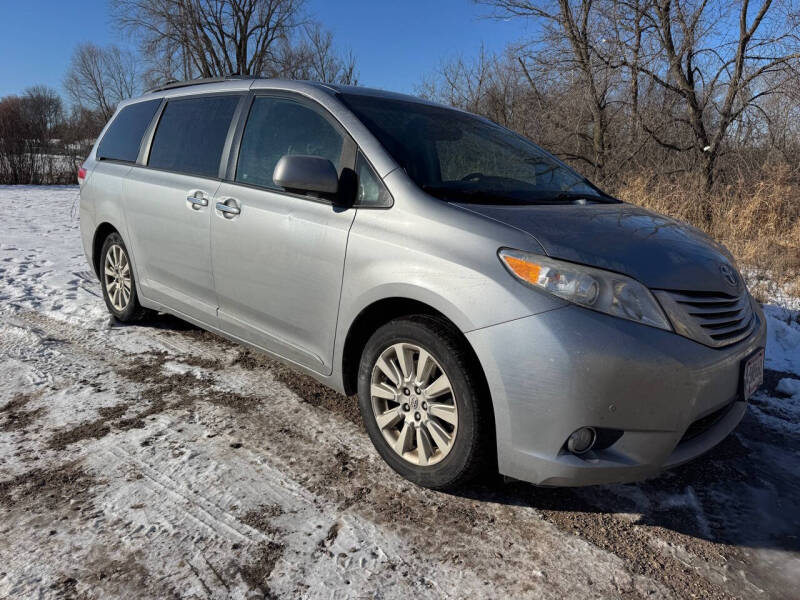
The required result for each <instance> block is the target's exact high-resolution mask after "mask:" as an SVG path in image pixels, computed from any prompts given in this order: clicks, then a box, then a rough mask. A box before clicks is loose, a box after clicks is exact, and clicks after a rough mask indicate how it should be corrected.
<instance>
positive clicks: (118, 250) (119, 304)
mask: <svg viewBox="0 0 800 600" xmlns="http://www.w3.org/2000/svg"><path fill="white" fill-rule="evenodd" d="M103 277H104V278H105V284H106V293H107V294H108V299H109V301H110V302H111V306H113V307H114V309H116V310H117V311H119V312H122V311H124V310H125V308H126V307H127V306H128V303H129V302H130V299H131V266H130V262H129V261H128V255H127V254H126V252H125V250H124V249H123V248H122V246H120V245H119V244H113V245H112V246H109V248H108V252H106V260H105V264H104V265H103Z"/></svg>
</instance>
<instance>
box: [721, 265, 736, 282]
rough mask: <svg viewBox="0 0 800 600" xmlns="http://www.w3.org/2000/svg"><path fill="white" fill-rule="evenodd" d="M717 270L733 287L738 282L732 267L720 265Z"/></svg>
mask: <svg viewBox="0 0 800 600" xmlns="http://www.w3.org/2000/svg"><path fill="white" fill-rule="evenodd" d="M719 272H720V273H722V276H723V277H724V278H725V281H727V282H728V283H729V284H731V285H732V286H733V287H736V284H737V283H738V282H739V280H738V279H737V277H736V272H735V271H734V270H733V269H731V268H730V267H729V266H728V265H720V266H719Z"/></svg>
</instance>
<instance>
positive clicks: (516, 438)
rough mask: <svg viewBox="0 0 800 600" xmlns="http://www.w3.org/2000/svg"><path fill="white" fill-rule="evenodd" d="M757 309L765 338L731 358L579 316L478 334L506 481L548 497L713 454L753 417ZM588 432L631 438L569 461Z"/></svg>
mask: <svg viewBox="0 0 800 600" xmlns="http://www.w3.org/2000/svg"><path fill="white" fill-rule="evenodd" d="M753 304H754V311H755V313H756V316H757V318H758V319H759V324H758V326H757V328H756V329H755V330H754V332H753V333H752V334H751V335H750V337H748V338H747V339H745V340H742V341H741V342H738V343H737V344H734V345H732V346H728V347H726V348H716V349H715V348H709V347H707V346H703V345H702V344H699V343H697V342H694V341H692V340H690V339H688V338H685V337H682V336H680V335H677V334H675V333H672V332H668V331H663V330H660V329H655V328H652V327H647V326H645V325H641V324H638V323H634V322H631V321H626V320H623V319H618V318H615V317H610V316H608V315H604V314H601V313H597V312H594V311H591V310H587V309H584V308H580V307H578V306H567V307H564V308H560V309H556V310H552V311H550V312H546V313H543V314H539V315H534V316H530V317H526V318H524V319H518V320H515V321H510V322H507V323H501V324H499V325H495V326H492V327H486V328H483V329H478V330H475V331H471V332H469V333H467V334H466V335H467V339H469V341H470V343H471V344H472V347H473V348H474V350H475V352H476V353H477V355H478V358H479V360H480V361H481V364H482V366H483V368H484V372H485V374H486V378H487V380H488V383H489V388H490V390H491V393H492V400H493V403H494V412H495V426H496V431H497V450H498V463H499V469H500V472H501V473H502V474H503V475H507V476H509V477H512V478H515V479H521V480H524V481H529V482H532V483H535V484H539V485H558V486H576V485H591V484H599V483H614V482H624V481H635V480H640V479H644V478H647V477H651V476H653V475H655V474H657V473H659V472H660V471H661V470H663V469H665V468H668V467H672V466H675V465H677V464H680V463H683V462H686V461H688V460H691V459H692V458H695V457H696V456H698V455H700V454H702V453H703V452H706V451H708V450H709V449H711V448H712V447H713V446H715V445H716V444H718V443H719V442H720V441H722V440H723V439H724V438H725V437H726V436H727V435H728V434H729V433H730V432H731V431H732V430H733V429H734V428H735V427H736V425H737V424H738V423H739V421H740V420H741V418H742V416H743V415H744V413H745V411H746V408H747V406H746V403H745V402H743V401H742V400H741V398H742V396H741V390H740V384H741V369H742V362H743V361H744V360H745V359H746V358H747V357H749V356H750V355H751V354H753V352H755V351H756V350H758V349H759V348H763V347H764V345H765V340H766V324H765V319H764V315H763V313H762V311H761V309H760V307H758V305H757V304H756V303H755V302H753ZM704 417H705V419H704ZM693 424H694V426H693ZM585 426H590V427H595V428H598V429H603V430H608V431H611V432H616V434H617V435H619V433H620V432H621V436H620V437H619V438H618V439H616V440H615V441H613V443H611V444H610V445H609V446H608V447H607V448H604V449H597V450H592V451H590V452H588V453H586V454H584V455H580V456H576V455H574V454H570V453H568V452H567V451H566V450H565V448H564V444H565V441H566V440H567V438H568V437H569V435H570V434H571V433H572V432H573V431H575V430H576V429H578V428H579V427H585ZM690 426H692V429H690ZM698 428H699V429H700V431H699V432H698ZM687 430H688V432H687ZM689 434H691V436H690V435H689ZM612 437H613V436H612Z"/></svg>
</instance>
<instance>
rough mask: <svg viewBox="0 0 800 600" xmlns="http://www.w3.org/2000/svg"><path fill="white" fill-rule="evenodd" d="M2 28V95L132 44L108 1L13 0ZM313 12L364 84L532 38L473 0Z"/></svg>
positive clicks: (404, 81)
mask: <svg viewBox="0 0 800 600" xmlns="http://www.w3.org/2000/svg"><path fill="white" fill-rule="evenodd" d="M2 4H3V19H2V21H3V26H2V28H0V57H2V58H3V60H2V61H0V97H2V96H6V95H8V94H17V93H20V92H22V91H23V90H24V89H25V88H26V87H28V86H31V85H35V84H40V83H41V84H45V85H49V86H52V87H54V88H56V89H57V90H58V91H59V92H61V91H62V86H61V82H62V79H63V76H64V72H65V71H66V69H67V66H68V64H69V58H70V55H71V53H72V49H73V48H74V47H75V45H76V44H78V43H80V42H85V41H91V42H94V43H96V44H99V45H103V44H108V43H117V44H119V45H122V46H124V45H126V41H125V39H124V38H122V36H121V35H120V34H119V32H118V31H116V30H115V28H114V26H113V24H112V22H111V17H110V14H109V10H108V2H107V0H22V1H17V0H7V1H6V2H3V3H2ZM308 11H309V13H310V14H311V16H312V17H314V18H316V19H317V20H319V21H320V22H322V23H323V25H325V26H326V27H327V28H328V29H330V30H332V31H333V32H334V35H335V39H336V42H337V44H338V46H339V47H340V48H342V49H345V48H350V49H352V50H353V53H354V54H355V56H356V59H357V61H358V70H359V73H360V82H361V84H362V85H369V86H375V87H381V88H385V89H390V90H395V91H401V92H413V91H414V89H415V86H416V85H417V84H419V83H420V81H421V80H422V77H423V75H424V74H426V73H430V72H431V71H433V70H434V69H435V68H436V67H437V66H438V65H439V63H440V62H441V61H442V60H443V59H448V58H452V57H455V56H457V55H458V54H462V53H463V54H467V55H471V54H474V53H476V52H477V50H478V48H480V45H481V44H484V45H485V46H486V48H487V49H489V50H501V49H502V48H503V47H505V45H506V44H507V43H509V42H512V41H517V40H519V39H521V38H523V37H525V36H526V34H527V31H526V28H527V25H526V23H525V22H524V21H521V20H514V21H507V22H503V21H496V20H489V19H485V18H483V17H485V15H486V12H487V11H486V8H485V7H482V6H478V5H475V4H474V3H473V2H472V1H471V0H389V1H387V0H308Z"/></svg>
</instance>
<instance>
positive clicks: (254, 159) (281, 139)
mask: <svg viewBox="0 0 800 600" xmlns="http://www.w3.org/2000/svg"><path fill="white" fill-rule="evenodd" d="M343 142H344V140H343V138H342V135H341V134H340V133H339V132H338V131H337V130H336V129H335V128H334V126H333V125H331V124H330V123H329V122H328V121H327V119H325V117H323V116H322V115H321V114H319V113H318V112H316V111H315V110H313V109H311V108H309V107H307V106H304V105H303V104H300V103H298V102H294V101H293V100H287V99H285V98H265V97H260V98H258V97H257V98H255V99H254V100H253V106H252V108H251V109H250V116H249V117H248V118H247V125H246V126H245V130H244V135H243V136H242V144H241V148H240V150H239V161H238V165H237V167H236V181H239V182H241V183H247V184H250V185H257V186H261V187H267V188H275V189H279V188H278V186H277V185H275V183H274V182H273V181H272V173H273V171H274V170H275V165H276V164H278V161H279V160H280V159H281V157H282V156H284V155H286V154H306V155H309V156H321V157H322V158H327V159H328V160H330V161H331V162H332V163H333V166H334V167H336V170H337V171H339V167H340V164H341V155H342V145H343Z"/></svg>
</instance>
